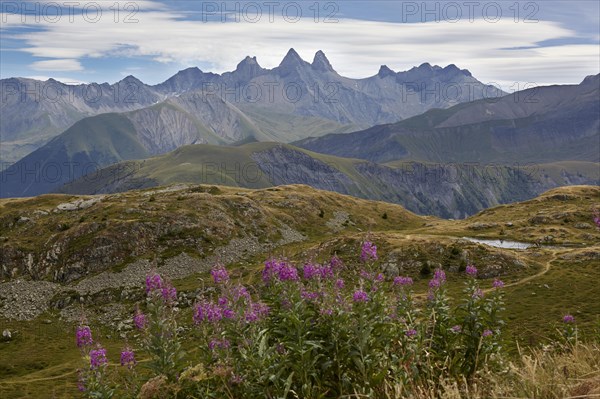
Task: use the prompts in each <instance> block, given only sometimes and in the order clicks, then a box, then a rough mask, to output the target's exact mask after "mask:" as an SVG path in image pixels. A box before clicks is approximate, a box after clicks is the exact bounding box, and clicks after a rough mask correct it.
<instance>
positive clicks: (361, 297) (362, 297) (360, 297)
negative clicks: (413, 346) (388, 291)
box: [352, 290, 369, 302]
mask: <svg viewBox="0 0 600 399" xmlns="http://www.w3.org/2000/svg"><path fill="white" fill-rule="evenodd" d="M352 300H353V301H354V302H367V301H368V300H369V296H368V295H367V293H366V292H364V291H363V290H358V291H356V292H354V294H353V295H352Z"/></svg>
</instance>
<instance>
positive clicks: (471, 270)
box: [465, 265, 477, 277]
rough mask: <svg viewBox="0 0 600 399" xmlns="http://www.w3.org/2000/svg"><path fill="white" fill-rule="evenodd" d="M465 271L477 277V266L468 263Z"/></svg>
mask: <svg viewBox="0 0 600 399" xmlns="http://www.w3.org/2000/svg"><path fill="white" fill-rule="evenodd" d="M465 272H466V273H467V274H468V275H469V276H471V277H477V268H476V267H475V266H473V265H467V268H466V269H465Z"/></svg>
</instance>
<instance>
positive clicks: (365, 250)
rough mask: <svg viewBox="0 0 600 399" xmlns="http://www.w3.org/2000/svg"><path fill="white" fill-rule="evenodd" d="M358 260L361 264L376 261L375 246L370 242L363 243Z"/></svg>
mask: <svg viewBox="0 0 600 399" xmlns="http://www.w3.org/2000/svg"><path fill="white" fill-rule="evenodd" d="M360 260H362V261H363V262H367V261H369V260H377V246H376V245H375V244H373V243H372V242H370V241H365V242H364V243H363V245H362V248H361V252H360Z"/></svg>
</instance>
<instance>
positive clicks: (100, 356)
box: [90, 346, 108, 370]
mask: <svg viewBox="0 0 600 399" xmlns="http://www.w3.org/2000/svg"><path fill="white" fill-rule="evenodd" d="M106 364H108V360H107V359H106V349H104V348H103V347H101V346H98V348H97V349H92V350H91V351H90V368H91V369H92V370H95V369H97V368H99V367H101V366H104V365H106Z"/></svg>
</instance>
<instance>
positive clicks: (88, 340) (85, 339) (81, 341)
mask: <svg viewBox="0 0 600 399" xmlns="http://www.w3.org/2000/svg"><path fill="white" fill-rule="evenodd" d="M75 338H76V340H77V347H78V348H83V347H85V346H90V345H92V344H93V343H94V340H93V339H92V330H91V329H90V327H88V326H79V327H77V331H76V332H75Z"/></svg>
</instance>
